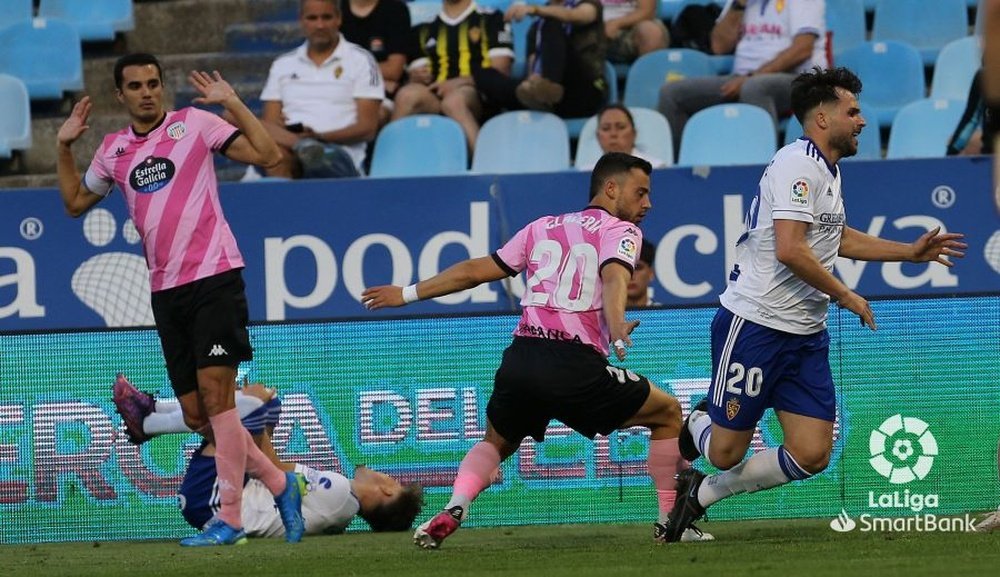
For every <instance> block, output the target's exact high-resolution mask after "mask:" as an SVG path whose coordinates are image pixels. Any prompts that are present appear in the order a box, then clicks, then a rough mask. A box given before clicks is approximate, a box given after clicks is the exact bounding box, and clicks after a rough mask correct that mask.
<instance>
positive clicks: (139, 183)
mask: <svg viewBox="0 0 1000 577" xmlns="http://www.w3.org/2000/svg"><path fill="white" fill-rule="evenodd" d="M174 172H175V169H174V163H173V162H171V161H170V159H169V158H159V157H156V156H150V157H149V158H147V159H146V160H144V161H143V162H142V163H140V164H139V165H138V166H136V167H135V168H133V169H132V174H130V175H129V177H128V182H129V184H130V185H132V188H134V189H135V190H136V191H137V192H147V193H149V192H156V191H157V190H160V189H161V188H163V187H164V186H166V185H167V184H169V183H170V181H171V180H172V179H173V178H174Z"/></svg>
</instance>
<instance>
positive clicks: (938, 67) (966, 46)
mask: <svg viewBox="0 0 1000 577" xmlns="http://www.w3.org/2000/svg"><path fill="white" fill-rule="evenodd" d="M982 55H983V51H982V47H981V46H980V40H979V38H978V37H976V36H966V37H965V38H959V39H958V40H953V41H951V42H949V43H948V44H947V45H946V46H945V47H944V48H942V49H941V53H940V54H938V59H937V62H935V63H934V78H933V79H932V80H931V94H930V98H937V99H940V98H946V99H953V100H964V99H967V98H968V97H969V88H970V87H971V86H972V78H973V77H974V76H975V75H976V71H977V70H979V67H980V65H981V63H982V58H983V56H982Z"/></svg>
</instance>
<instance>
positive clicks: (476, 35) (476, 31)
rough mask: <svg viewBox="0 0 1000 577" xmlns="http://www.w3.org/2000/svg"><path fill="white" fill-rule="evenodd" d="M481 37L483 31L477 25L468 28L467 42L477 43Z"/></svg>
mask: <svg viewBox="0 0 1000 577" xmlns="http://www.w3.org/2000/svg"><path fill="white" fill-rule="evenodd" d="M482 37H483V31H482V29H481V28H479V27H478V26H477V27H475V28H469V42H472V43H473V44H478V43H479V40H480V39H481V38H482Z"/></svg>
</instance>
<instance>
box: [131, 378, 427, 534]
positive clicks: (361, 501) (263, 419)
mask: <svg viewBox="0 0 1000 577" xmlns="http://www.w3.org/2000/svg"><path fill="white" fill-rule="evenodd" d="M114 400H115V407H116V409H117V410H118V413H119V414H120V415H121V416H122V419H123V420H124V421H125V424H126V428H127V430H129V431H144V430H146V431H148V430H149V428H150V427H149V426H148V425H146V426H144V423H146V422H148V421H153V422H154V423H156V422H157V420H158V419H160V420H162V421H163V422H164V423H166V422H167V419H165V418H163V417H165V416H166V415H169V414H170V413H173V412H175V411H178V410H177V409H175V408H174V407H173V403H171V402H170V401H162V400H157V399H155V398H154V397H153V396H152V395H149V394H148V393H144V392H142V391H139V390H138V389H136V388H135V387H134V386H132V384H131V383H129V382H128V380H127V379H126V378H125V377H124V375H118V379H117V381H116V382H115V385H114ZM237 410H239V412H240V418H241V420H242V422H243V425H244V426H245V427H246V428H247V429H248V430H249V431H250V433H251V435H253V438H254V441H256V442H257V444H258V446H259V447H260V448H261V450H262V451H263V452H264V454H265V455H267V456H268V457H270V458H271V460H272V461H274V463H275V464H276V465H278V467H279V468H280V469H282V470H285V471H290V472H295V473H298V475H296V477H297V478H298V479H299V482H301V483H304V484H305V486H306V490H304V491H303V497H302V517H303V519H304V521H305V532H306V534H307V535H315V534H332V533H341V532H343V531H344V529H345V528H346V527H347V526H348V525H349V524H350V522H351V520H352V519H353V518H354V517H355V516H359V517H361V518H362V519H364V520H365V521H366V522H367V523H368V525H370V526H371V528H372V530H374V531H405V530H408V529H409V528H410V527H411V525H412V524H413V520H414V519H415V518H416V516H417V515H418V514H419V513H420V508H421V506H422V505H423V489H422V488H421V486H420V485H418V484H416V483H410V484H407V485H403V484H402V483H400V482H399V481H397V480H396V479H393V478H392V477H390V476H389V475H386V474H385V473H380V472H378V471H373V470H371V469H369V468H368V467H365V466H363V465H362V466H358V467H357V468H356V469H355V470H354V478H353V479H348V478H347V477H345V476H343V475H341V474H339V473H334V472H330V471H318V470H316V469H313V468H311V467H307V466H305V465H300V464H295V463H286V462H283V461H281V459H279V458H278V456H277V454H276V453H275V451H274V447H272V445H271V433H272V432H273V430H274V426H275V425H276V424H277V423H278V417H279V415H280V414H281V401H280V400H279V399H278V397H277V394H276V392H275V390H274V389H269V388H267V387H265V386H264V385H261V384H252V385H246V386H244V387H243V389H241V390H240V391H238V392H237ZM244 411H246V412H245V413H244ZM178 412H179V411H178ZM178 423H179V425H178ZM158 426H159V425H158ZM158 432H159V433H188V432H190V429H188V428H186V427H184V424H183V421H182V420H181V421H177V422H175V428H174V429H173V430H165V427H160V428H159V429H158ZM149 438H151V435H149V434H148V433H144V436H143V437H139V439H141V440H136V438H135V437H134V435H133V433H132V432H130V433H129V439H130V440H132V441H133V442H135V443H137V444H138V443H141V442H144V441H145V440H148V439H149ZM217 486H218V477H217V475H216V470H215V446H214V445H213V444H212V443H211V442H210V441H208V440H206V441H204V442H203V443H202V445H201V447H199V448H198V449H197V450H196V451H195V452H194V454H193V455H192V456H191V461H190V463H188V467H187V471H186V472H185V474H184V480H183V482H182V483H181V487H180V492H179V500H180V506H181V512H182V514H183V515H184V519H185V520H186V521H187V522H188V523H189V524H190V525H191V526H192V527H194V528H196V529H200V528H201V527H203V526H205V525H206V524H208V522H209V521H211V519H212V518H213V517H214V515H215V514H216V513H217V511H218V508H219V501H218V499H219V497H218V489H217ZM242 513H243V532H244V533H245V534H246V536H249V537H281V536H284V527H283V526H282V524H281V519H280V518H279V516H278V511H277V510H276V509H275V508H274V501H273V498H272V497H271V495H270V492H269V491H268V490H267V488H266V487H264V486H263V484H261V483H260V482H259V481H257V480H255V479H249V480H248V481H247V482H246V484H245V485H244V487H243V509H242ZM245 541H246V540H245V538H243V539H242V541H241V542H245Z"/></svg>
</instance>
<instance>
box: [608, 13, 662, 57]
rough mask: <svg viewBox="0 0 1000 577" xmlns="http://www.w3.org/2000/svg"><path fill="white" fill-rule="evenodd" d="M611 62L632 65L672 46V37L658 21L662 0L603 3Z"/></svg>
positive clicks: (660, 21)
mask: <svg viewBox="0 0 1000 577" xmlns="http://www.w3.org/2000/svg"><path fill="white" fill-rule="evenodd" d="M601 4H602V5H603V6H604V34H605V36H606V37H607V38H608V42H609V45H608V60H610V61H612V62H615V63H626V64H630V63H632V62H633V61H635V59H636V58H638V57H640V56H642V55H643V54H646V53H648V52H652V51H654V50H661V49H663V48H666V47H667V46H669V45H670V33H669V32H667V27H666V26H665V25H664V24H663V21H662V20H660V19H659V18H658V15H657V8H658V4H659V0H601Z"/></svg>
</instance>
